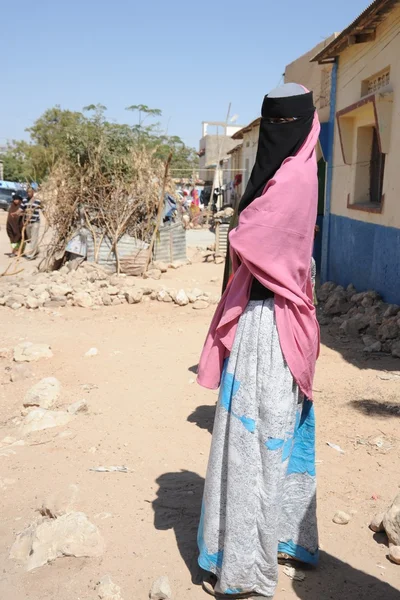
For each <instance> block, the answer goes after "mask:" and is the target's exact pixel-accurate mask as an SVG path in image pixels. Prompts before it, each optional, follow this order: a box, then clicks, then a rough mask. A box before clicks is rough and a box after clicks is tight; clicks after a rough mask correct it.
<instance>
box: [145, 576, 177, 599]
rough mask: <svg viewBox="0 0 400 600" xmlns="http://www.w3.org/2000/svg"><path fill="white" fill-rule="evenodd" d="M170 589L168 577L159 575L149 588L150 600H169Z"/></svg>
mask: <svg viewBox="0 0 400 600" xmlns="http://www.w3.org/2000/svg"><path fill="white" fill-rule="evenodd" d="M171 598H172V591H171V586H170V583H169V579H168V577H160V578H159V579H157V581H155V582H154V583H153V585H152V587H151V590H150V600H171Z"/></svg>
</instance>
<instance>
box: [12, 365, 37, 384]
mask: <svg viewBox="0 0 400 600" xmlns="http://www.w3.org/2000/svg"><path fill="white" fill-rule="evenodd" d="M32 377H33V371H32V369H31V367H30V366H29V365H27V364H26V363H16V364H15V365H13V367H12V370H11V374H10V381H12V382H13V383H18V381H24V380H25V379H31V378H32Z"/></svg>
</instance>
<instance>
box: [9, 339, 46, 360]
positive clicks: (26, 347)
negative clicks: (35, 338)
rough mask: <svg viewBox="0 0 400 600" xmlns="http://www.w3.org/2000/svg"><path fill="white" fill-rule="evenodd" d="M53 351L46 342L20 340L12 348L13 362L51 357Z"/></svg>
mask: <svg viewBox="0 0 400 600" xmlns="http://www.w3.org/2000/svg"><path fill="white" fill-rule="evenodd" d="M52 356H53V353H52V351H51V348H50V346H48V345H47V344H32V342H22V343H21V344H18V346H15V348H14V360H15V362H36V361H38V360H41V359H42V358H52Z"/></svg>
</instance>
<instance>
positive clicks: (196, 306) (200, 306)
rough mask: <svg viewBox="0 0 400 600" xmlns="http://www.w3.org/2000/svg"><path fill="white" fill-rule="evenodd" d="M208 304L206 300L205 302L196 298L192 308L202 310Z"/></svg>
mask: <svg viewBox="0 0 400 600" xmlns="http://www.w3.org/2000/svg"><path fill="white" fill-rule="evenodd" d="M209 306H210V305H209V303H208V302H206V301H205V300H196V302H195V303H194V304H193V308H194V310H204V309H206V308H208V307H209Z"/></svg>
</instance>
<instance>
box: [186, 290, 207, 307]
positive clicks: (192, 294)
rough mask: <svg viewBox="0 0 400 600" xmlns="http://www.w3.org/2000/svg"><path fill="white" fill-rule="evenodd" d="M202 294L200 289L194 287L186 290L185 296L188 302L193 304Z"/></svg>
mask: <svg viewBox="0 0 400 600" xmlns="http://www.w3.org/2000/svg"><path fill="white" fill-rule="evenodd" d="M202 295H203V292H202V290H199V289H198V288H194V290H190V292H188V295H187V296H188V298H189V302H191V303H192V304H193V303H194V302H196V300H197V299H198V298H200V297H201V296H202Z"/></svg>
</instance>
